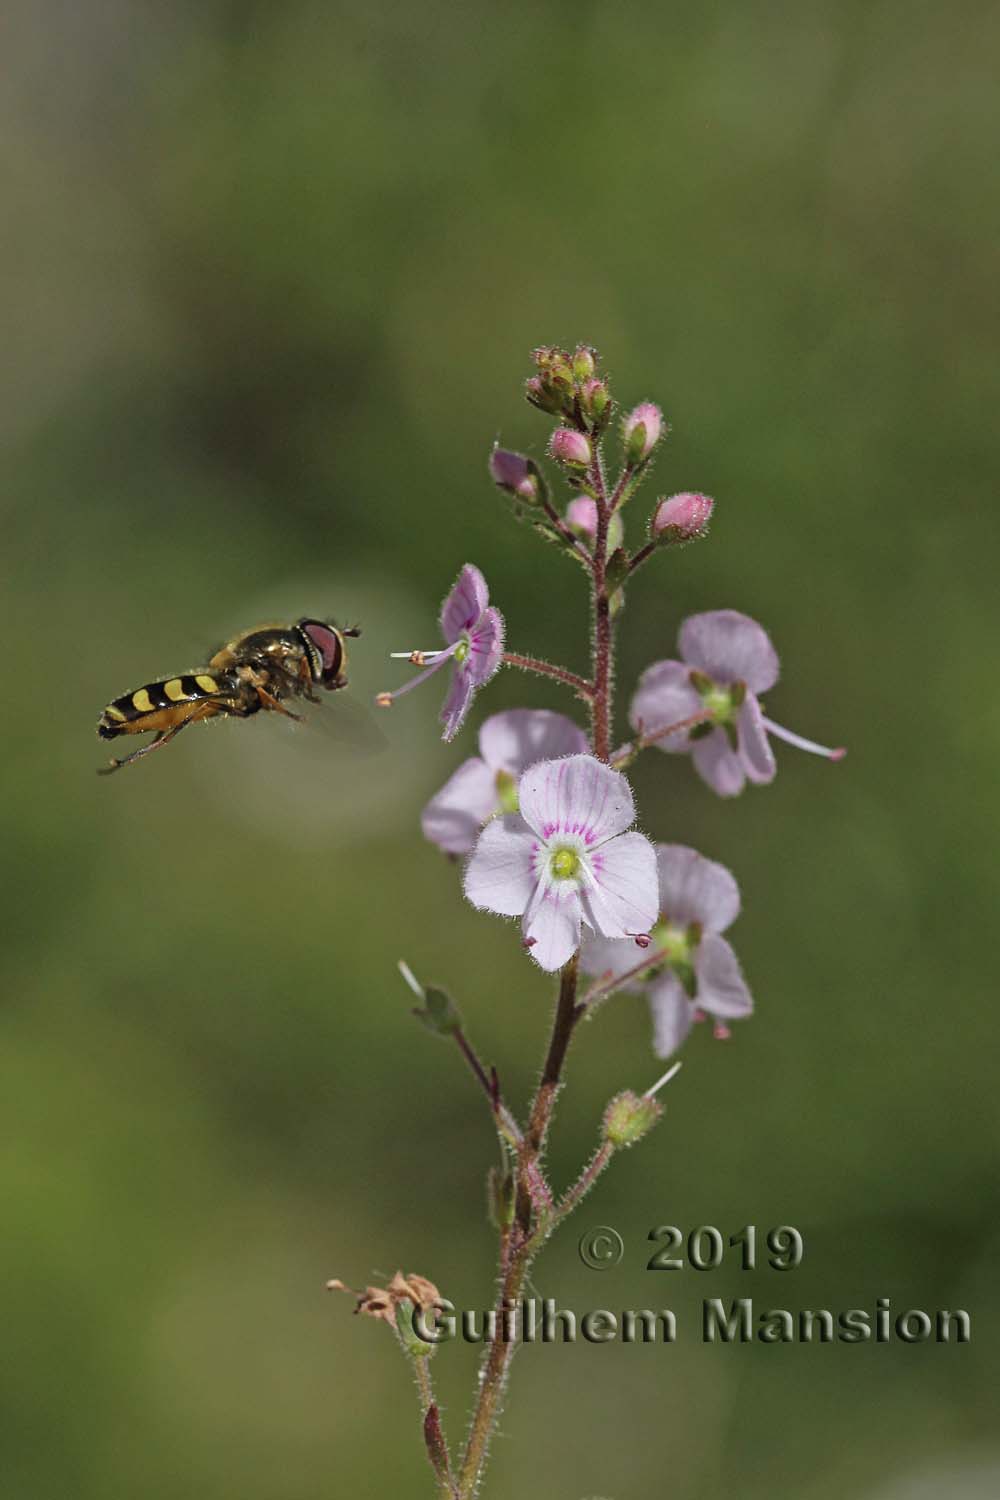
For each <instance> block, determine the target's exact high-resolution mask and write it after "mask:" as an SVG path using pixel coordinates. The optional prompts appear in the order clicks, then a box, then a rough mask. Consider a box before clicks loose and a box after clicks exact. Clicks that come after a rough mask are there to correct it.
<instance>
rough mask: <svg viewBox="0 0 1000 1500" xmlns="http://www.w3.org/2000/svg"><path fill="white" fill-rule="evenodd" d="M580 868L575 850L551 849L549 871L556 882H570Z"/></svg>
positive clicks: (578, 857)
mask: <svg viewBox="0 0 1000 1500" xmlns="http://www.w3.org/2000/svg"><path fill="white" fill-rule="evenodd" d="M579 868H580V856H579V854H577V852H576V850H575V849H553V851H552V853H551V854H550V855H549V869H550V870H551V872H552V874H553V875H554V876H555V878H556V880H572V879H573V877H574V875H576V873H577V871H578V870H579Z"/></svg>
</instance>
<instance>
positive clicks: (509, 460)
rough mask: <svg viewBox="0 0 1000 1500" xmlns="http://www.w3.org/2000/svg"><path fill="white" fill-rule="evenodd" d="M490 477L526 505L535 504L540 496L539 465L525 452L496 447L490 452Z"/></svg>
mask: <svg viewBox="0 0 1000 1500" xmlns="http://www.w3.org/2000/svg"><path fill="white" fill-rule="evenodd" d="M490 477H491V479H492V480H493V483H494V484H495V485H498V486H499V488H500V489H502V490H506V492H507V494H508V495H513V496H514V497H515V499H517V500H523V501H524V502H525V504H526V505H535V504H537V502H538V500H539V498H540V494H541V485H540V484H539V478H538V469H537V466H536V465H535V464H534V463H532V461H531V459H530V458H525V456H524V454H523V453H512V452H510V451H509V450H508V449H506V448H494V449H493V452H492V453H491V454H490Z"/></svg>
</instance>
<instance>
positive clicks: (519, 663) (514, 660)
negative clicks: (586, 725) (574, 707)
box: [500, 651, 594, 699]
mask: <svg viewBox="0 0 1000 1500" xmlns="http://www.w3.org/2000/svg"><path fill="white" fill-rule="evenodd" d="M500 660H501V661H502V662H503V664H504V666H505V667H520V668H521V669H522V671H524V672H535V673H537V674H538V676H539V677H554V678H555V679H556V681H557V682H563V683H565V684H566V686H567V687H570V688H572V689H573V691H574V692H575V693H579V694H580V696H581V697H582V698H588V699H589V698H591V697H592V696H593V692H594V689H593V686H592V684H591V683H589V682H588V681H587V679H586V678H585V677H578V676H577V674H576V673H575V672H568V671H567V670H566V668H565V667H556V666H553V665H552V663H551V662H548V661H540V660H539V658H538V657H537V656H518V655H517V654H516V653H515V652H513V651H505V652H504V654H503V656H502V657H501V658H500Z"/></svg>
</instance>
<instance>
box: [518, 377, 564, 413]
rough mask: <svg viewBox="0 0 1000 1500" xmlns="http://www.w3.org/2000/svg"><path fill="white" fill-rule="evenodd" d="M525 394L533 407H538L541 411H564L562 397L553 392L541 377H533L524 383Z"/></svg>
mask: <svg viewBox="0 0 1000 1500" xmlns="http://www.w3.org/2000/svg"><path fill="white" fill-rule="evenodd" d="M524 394H525V396H526V397H527V399H528V400H529V401H530V402H531V404H532V406H537V407H538V409H539V410H540V411H548V412H561V411H562V407H563V401H562V396H561V395H560V394H559V393H558V392H557V391H553V389H552V387H551V386H550V385H549V384H548V383H547V382H546V381H545V380H543V379H542V377H541V376H540V375H532V376H530V377H529V378H528V379H527V380H526V381H525V382H524Z"/></svg>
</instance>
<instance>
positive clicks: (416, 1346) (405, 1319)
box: [396, 1297, 437, 1359]
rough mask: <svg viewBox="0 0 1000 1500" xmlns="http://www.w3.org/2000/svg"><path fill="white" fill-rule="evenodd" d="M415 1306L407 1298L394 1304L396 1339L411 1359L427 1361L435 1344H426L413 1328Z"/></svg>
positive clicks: (433, 1350) (435, 1347)
mask: <svg viewBox="0 0 1000 1500" xmlns="http://www.w3.org/2000/svg"><path fill="white" fill-rule="evenodd" d="M414 1309H415V1304H414V1303H412V1302H411V1301H410V1299H409V1298H408V1297H401V1298H400V1300H399V1301H398V1302H397V1303H396V1337H397V1338H398V1339H399V1342H400V1343H401V1344H402V1346H403V1348H404V1349H405V1350H406V1352H407V1354H408V1355H409V1356H410V1358H411V1359H429V1358H430V1356H431V1355H432V1354H433V1353H434V1352H435V1350H436V1349H437V1344H428V1343H427V1342H426V1341H425V1340H424V1339H422V1338H421V1337H420V1335H419V1333H418V1332H417V1330H416V1329H415V1328H414V1326H413V1313H414Z"/></svg>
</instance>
